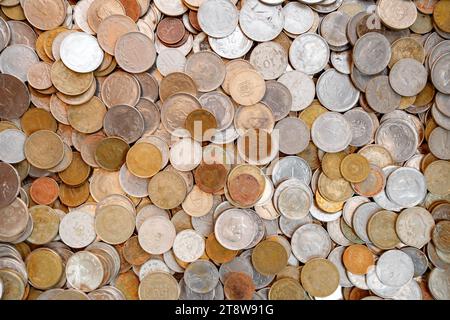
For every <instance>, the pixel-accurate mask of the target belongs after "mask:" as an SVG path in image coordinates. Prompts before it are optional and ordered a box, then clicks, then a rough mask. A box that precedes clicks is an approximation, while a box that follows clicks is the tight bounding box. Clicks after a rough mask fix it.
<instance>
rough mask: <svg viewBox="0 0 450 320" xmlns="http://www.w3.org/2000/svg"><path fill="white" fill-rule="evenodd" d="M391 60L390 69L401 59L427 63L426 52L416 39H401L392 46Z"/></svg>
mask: <svg viewBox="0 0 450 320" xmlns="http://www.w3.org/2000/svg"><path fill="white" fill-rule="evenodd" d="M391 51H392V55H391V60H390V61H389V68H392V67H393V66H394V64H396V63H397V62H398V61H399V60H401V59H406V58H411V59H415V60H417V61H419V62H420V63H423V62H424V61H425V50H424V48H423V46H422V45H421V44H420V43H419V42H418V41H417V40H416V39H414V38H400V39H398V40H396V41H395V42H394V43H393V44H392V45H391Z"/></svg>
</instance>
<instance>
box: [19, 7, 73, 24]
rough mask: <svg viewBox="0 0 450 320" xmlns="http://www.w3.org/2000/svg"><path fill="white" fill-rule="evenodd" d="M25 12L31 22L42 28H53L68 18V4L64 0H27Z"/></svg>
mask: <svg viewBox="0 0 450 320" xmlns="http://www.w3.org/2000/svg"><path fill="white" fill-rule="evenodd" d="M23 12H24V14H25V17H26V18H27V20H28V21H29V22H30V24H31V25H32V26H33V27H35V28H37V29H40V30H51V29H54V28H56V27H58V26H60V25H61V24H62V23H63V22H64V20H65V19H66V12H67V11H66V4H65V3H64V1H63V0H48V1H44V2H42V1H39V0H27V1H24V3H23Z"/></svg>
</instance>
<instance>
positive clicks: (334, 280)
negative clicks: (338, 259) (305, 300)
mask: <svg viewBox="0 0 450 320" xmlns="http://www.w3.org/2000/svg"><path fill="white" fill-rule="evenodd" d="M301 283H302V285H303V287H304V288H305V290H306V291H307V292H308V293H309V294H310V295H312V296H314V297H326V296H329V295H331V294H332V293H333V292H334V291H335V290H336V289H337V288H338V286H339V272H338V269H337V268H336V266H335V265H334V264H333V263H332V262H330V261H328V260H326V259H320V258H316V259H312V260H311V261H309V262H307V263H306V264H305V265H304V266H303V268H302V272H301Z"/></svg>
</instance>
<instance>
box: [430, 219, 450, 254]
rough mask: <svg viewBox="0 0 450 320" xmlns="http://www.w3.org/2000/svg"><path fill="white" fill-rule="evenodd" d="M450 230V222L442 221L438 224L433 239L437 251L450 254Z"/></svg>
mask: <svg viewBox="0 0 450 320" xmlns="http://www.w3.org/2000/svg"><path fill="white" fill-rule="evenodd" d="M449 230H450V222H449V221H440V222H438V223H437V224H436V226H435V228H434V229H433V233H432V235H431V236H432V239H433V243H434V245H435V246H436V250H440V251H442V252H444V253H449V252H450V243H449V241H448V237H447V235H448V233H449Z"/></svg>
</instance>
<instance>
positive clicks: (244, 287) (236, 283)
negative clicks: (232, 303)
mask: <svg viewBox="0 0 450 320" xmlns="http://www.w3.org/2000/svg"><path fill="white" fill-rule="evenodd" d="M254 291H255V285H254V284H253V280H252V278H251V277H250V276H249V275H247V274H245V273H243V272H230V275H229V276H228V277H227V279H226V281H225V283H224V292H225V296H226V297H227V299H229V300H251V299H252V297H253V293H254Z"/></svg>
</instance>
